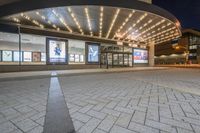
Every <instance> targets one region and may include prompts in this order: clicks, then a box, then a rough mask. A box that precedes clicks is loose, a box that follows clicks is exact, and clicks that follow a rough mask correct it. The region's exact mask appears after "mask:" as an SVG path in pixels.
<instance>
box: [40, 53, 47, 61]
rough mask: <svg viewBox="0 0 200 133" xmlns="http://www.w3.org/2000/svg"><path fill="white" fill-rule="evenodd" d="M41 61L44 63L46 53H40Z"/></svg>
mask: <svg viewBox="0 0 200 133" xmlns="http://www.w3.org/2000/svg"><path fill="white" fill-rule="evenodd" d="M41 61H42V62H46V53H41Z"/></svg>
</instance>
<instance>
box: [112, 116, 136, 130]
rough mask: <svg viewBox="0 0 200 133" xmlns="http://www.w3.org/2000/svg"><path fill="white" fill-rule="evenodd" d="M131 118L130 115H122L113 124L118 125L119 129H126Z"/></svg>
mask: <svg viewBox="0 0 200 133" xmlns="http://www.w3.org/2000/svg"><path fill="white" fill-rule="evenodd" d="M131 117H132V115H130V114H125V113H122V114H121V115H120V116H119V118H118V119H117V121H116V123H115V124H116V125H119V126H121V127H124V128H127V127H128V125H129V123H130V120H131Z"/></svg>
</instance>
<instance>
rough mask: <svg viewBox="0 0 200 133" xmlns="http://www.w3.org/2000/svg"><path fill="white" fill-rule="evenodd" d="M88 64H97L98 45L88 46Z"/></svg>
mask: <svg viewBox="0 0 200 133" xmlns="http://www.w3.org/2000/svg"><path fill="white" fill-rule="evenodd" d="M88 62H99V46H98V45H88Z"/></svg>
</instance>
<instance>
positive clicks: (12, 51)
mask: <svg viewBox="0 0 200 133" xmlns="http://www.w3.org/2000/svg"><path fill="white" fill-rule="evenodd" d="M0 51H1V52H0V54H1V56H0V57H1V59H0V61H1V62H0V65H18V64H19V61H20V60H21V59H22V56H21V55H22V54H21V55H20V52H19V35H18V34H13V33H4V32H0Z"/></svg>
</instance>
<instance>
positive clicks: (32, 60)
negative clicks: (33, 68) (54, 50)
mask: <svg viewBox="0 0 200 133" xmlns="http://www.w3.org/2000/svg"><path fill="white" fill-rule="evenodd" d="M21 51H22V65H45V64H46V60H45V58H46V57H44V56H45V55H46V37H45V36H38V35H30V34H21Z"/></svg>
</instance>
